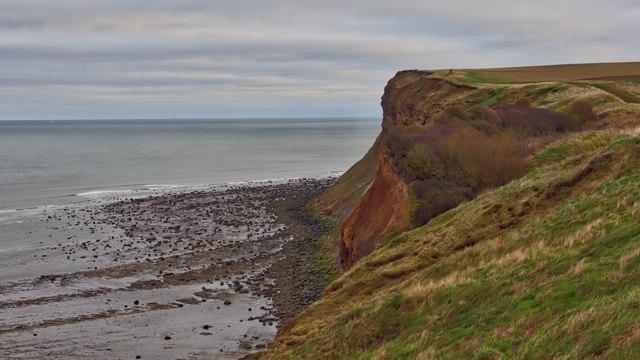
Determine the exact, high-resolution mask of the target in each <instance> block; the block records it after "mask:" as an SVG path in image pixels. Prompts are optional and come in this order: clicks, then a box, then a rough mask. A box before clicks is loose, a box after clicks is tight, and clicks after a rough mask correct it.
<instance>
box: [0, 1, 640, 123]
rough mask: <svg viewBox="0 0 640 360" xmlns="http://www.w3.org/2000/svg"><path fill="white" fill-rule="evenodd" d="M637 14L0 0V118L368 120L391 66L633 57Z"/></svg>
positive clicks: (581, 5) (580, 5) (597, 4)
mask: <svg viewBox="0 0 640 360" xmlns="http://www.w3.org/2000/svg"><path fill="white" fill-rule="evenodd" d="M639 17H640V5H638V4H637V2H634V1H608V2H602V1H578V0H568V1H562V2H560V1H550V0H543V1H539V2H535V3H534V2H520V1H506V0H495V1H484V2H477V1H404V0H398V1H394V2H389V1H382V0H370V1H364V0H362V1H360V0H355V1H346V2H345V1H333V0H330V1H324V2H311V1H285V0H275V1H270V2H264V1H258V0H249V1H226V0H225V1H205V0H182V1H180V0H172V1H169V0H146V1H124V0H111V1H109V0H83V1H75V0H57V1H55V2H51V1H48V0H47V1H45V0H5V1H3V2H2V3H0V111H1V112H0V118H4V119H12V118H51V117H109V116H110V115H109V114H112V116H115V117H123V115H122V114H126V113H131V114H132V116H131V117H140V116H142V117H163V116H173V117H176V116H177V117H179V116H181V114H184V116H186V117H188V116H192V115H193V114H200V115H202V116H210V117H217V116H248V115H251V116H259V115H260V114H261V112H263V113H264V115H265V116H274V115H276V116H277V112H278V111H280V115H299V116H313V115H327V114H337V113H338V112H340V111H343V112H344V113H349V114H353V111H356V112H358V113H359V114H361V115H373V114H378V113H379V111H380V110H379V106H378V103H379V100H378V98H379V96H380V93H381V91H382V88H383V86H384V83H385V82H386V80H387V79H388V78H389V77H391V76H392V75H393V73H395V72H396V71H397V70H400V69H403V68H444V67H447V68H448V67H473V66H509V65H528V64H535V63H560V62H586V61H623V60H637V58H638V55H639V54H640V39H639V37H638V36H637V34H638V33H640V31H639V30H640V25H638V24H640V18H639ZM203 114H204V115H203ZM124 117H129V116H124Z"/></svg>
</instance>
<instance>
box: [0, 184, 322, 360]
mask: <svg viewBox="0 0 640 360" xmlns="http://www.w3.org/2000/svg"><path fill="white" fill-rule="evenodd" d="M332 182H333V179H332V178H325V179H299V180H287V181H279V182H262V183H250V184H239V185H233V186H231V185H229V186H223V187H218V188H208V189H203V190H198V191H189V192H174V193H166V194H161V195H155V196H145V197H137V198H133V197H129V198H122V199H119V200H118V201H109V202H106V203H105V202H102V203H101V202H98V203H96V204H93V205H87V204H84V205H82V204H80V205H78V204H75V205H72V206H68V207H63V208H60V209H55V210H51V211H49V210H47V211H42V212H41V213H40V214H37V216H34V217H32V218H29V219H28V220H26V221H16V222H14V223H10V224H8V225H7V224H5V225H4V228H3V229H4V231H5V232H4V234H5V235H4V236H14V238H19V237H20V236H31V237H33V236H35V237H37V238H38V239H42V240H41V241H39V243H40V244H41V246H38V247H31V248H25V249H19V248H14V249H11V251H5V252H4V253H0V260H2V263H1V264H2V266H3V270H4V269H6V270H7V271H3V276H2V277H1V278H0V337H1V338H2V340H3V341H2V342H1V343H0V358H3V359H41V358H52V359H77V358H88V357H92V358H95V359H136V358H142V359H145V358H146V359H212V358H219V359H236V358H240V357H242V356H244V355H246V354H247V353H250V352H253V351H258V350H260V349H262V348H264V347H265V346H266V345H267V344H268V343H269V342H270V341H271V340H272V339H273V337H274V336H275V332H276V331H277V327H278V326H279V325H280V324H282V323H283V322H284V321H286V320H288V319H289V318H291V317H292V316H294V315H295V314H297V313H298V312H299V311H301V310H302V309H304V308H305V307H306V306H307V305H308V304H309V303H311V302H312V301H313V300H314V299H316V298H317V297H318V295H319V294H320V291H321V290H322V287H323V285H324V284H323V283H322V279H320V278H316V276H317V275H314V273H313V271H312V269H311V268H310V266H309V264H310V260H311V259H312V257H313V244H312V239H313V238H315V237H316V236H318V235H319V234H320V233H321V232H322V231H323V228H322V224H319V223H318V222H316V221H315V220H314V219H313V218H311V217H309V216H308V215H307V214H306V212H305V211H304V204H305V202H306V200H307V199H309V198H310V197H312V196H314V195H316V194H318V193H319V192H321V191H322V190H323V189H325V188H326V187H327V186H328V185H329V184H330V183H332ZM3 256H4V258H3Z"/></svg>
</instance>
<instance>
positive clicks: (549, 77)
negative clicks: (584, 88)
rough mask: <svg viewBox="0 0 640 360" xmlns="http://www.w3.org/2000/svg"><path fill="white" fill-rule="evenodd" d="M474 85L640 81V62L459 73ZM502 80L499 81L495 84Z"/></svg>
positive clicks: (466, 70) (485, 69)
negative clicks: (486, 83) (489, 83)
mask: <svg viewBox="0 0 640 360" xmlns="http://www.w3.org/2000/svg"><path fill="white" fill-rule="evenodd" d="M454 72H464V73H466V74H465V75H466V77H467V79H466V80H469V81H471V82H480V83H483V82H546V81H575V80H596V79H598V80H640V62H614V63H592V64H563V65H543V66H523V67H509V68H484V69H458V70H455V71H454ZM495 80H498V81H495Z"/></svg>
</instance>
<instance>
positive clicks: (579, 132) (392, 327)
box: [263, 63, 640, 359]
mask: <svg viewBox="0 0 640 360" xmlns="http://www.w3.org/2000/svg"><path fill="white" fill-rule="evenodd" d="M638 74H640V64H638V63H625V64H588V65H567V66H565V65H562V66H550V67H534V68H512V69H486V70H453V71H451V70H441V71H404V72H400V73H398V74H397V75H396V77H394V78H393V79H392V80H391V81H390V82H389V84H388V85H387V87H386V88H385V94H384V96H383V98H382V106H383V110H384V115H383V126H382V127H383V131H382V133H381V135H380V137H379V138H378V140H377V141H376V145H375V146H374V148H375V152H374V151H370V153H369V154H368V155H367V156H366V157H365V159H363V161H361V162H360V163H359V165H357V166H355V167H354V168H353V169H352V170H350V171H349V172H347V174H346V175H345V177H344V180H343V181H342V183H341V185H339V187H335V188H333V189H332V191H333V192H329V193H327V194H325V195H324V196H323V197H321V198H320V199H319V200H317V202H316V207H317V208H320V209H323V206H322V205H323V204H327V203H328V202H327V199H332V200H333V203H339V204H341V207H339V208H340V209H341V210H340V211H334V212H333V213H332V212H328V211H325V214H334V215H333V216H335V218H336V219H337V221H340V220H341V219H344V218H346V221H345V222H344V224H343V226H342V228H341V230H340V234H341V235H342V237H343V239H342V240H343V241H342V255H341V256H342V258H343V259H345V258H347V259H349V261H348V262H347V263H345V262H344V261H343V265H345V264H346V265H347V267H350V268H349V269H348V270H347V271H346V272H345V273H343V274H342V275H341V276H340V277H338V278H337V279H335V280H334V281H333V282H332V283H331V284H330V285H329V286H328V288H327V289H326V290H325V292H324V293H323V296H322V297H321V298H320V299H319V300H318V301H316V302H315V303H314V304H313V305H312V306H311V307H310V308H308V309H307V310H306V311H304V312H303V313H302V314H301V315H300V316H299V317H298V318H297V319H296V320H295V321H294V322H292V323H289V324H287V325H286V326H285V327H284V328H283V329H281V331H280V333H279V335H278V338H277V339H276V341H275V342H274V343H273V344H272V345H271V346H270V347H269V349H268V351H267V352H266V353H265V354H263V357H264V358H267V359H272V358H273V359H275V358H278V359H281V358H285V359H287V358H290V359H294V358H301V359H303V358H304V359H308V358H323V359H324V358H358V359H388V358H393V359H414V358H418V359H431V358H453V359H456V358H459V359H469V358H475V359H512V358H516V359H517V358H523V359H524V358H527V359H528V358H554V357H561V358H575V359H583V358H595V357H606V358H630V357H633V355H634V354H637V353H640V328H639V327H638V323H639V321H640V281H639V280H638V279H640V276H639V275H640V131H638V129H639V127H638V125H640V104H639V103H638V99H639V98H640V82H639V81H638V78H639V76H638ZM374 153H375V156H373V155H372V154H374ZM372 159H377V161H378V165H377V167H378V169H377V170H375V169H372V165H371V162H372V161H373V160H372ZM365 160H366V161H365ZM364 164H367V166H366V167H365V166H364ZM354 169H355V170H354ZM363 169H367V170H366V171H364V170H363ZM365 180H366V181H368V182H369V183H370V185H369V186H368V187H363V186H362V183H363V182H364V181H365ZM339 184H340V183H339ZM348 184H358V188H357V191H356V190H354V189H349V186H348ZM389 189H392V191H391V194H396V195H394V196H390V195H389V194H388V193H389V192H390V190H389ZM353 195H357V196H358V199H353V198H350V197H351V196H353ZM336 200H339V201H336ZM390 202H395V203H390ZM397 202H402V203H401V204H399V203H397ZM407 206H408V207H407ZM324 208H325V209H326V208H327V207H324ZM407 209H409V210H407ZM407 211H409V212H410V214H409V215H410V218H411V222H403V221H404V220H403V219H406V217H403V216H404V215H403V214H405V213H406V212H407ZM340 214H342V215H340ZM346 214H348V215H346ZM398 219H400V220H398ZM405 230H406V231H405ZM345 235H347V239H346V240H348V241H345ZM334 239H335V238H334ZM362 242H364V243H362ZM358 249H366V250H367V251H371V253H370V254H368V255H367V254H366V251H365V252H364V253H362V252H361V253H358V252H357V251H358ZM345 252H346V256H345ZM358 259H359V260H358Z"/></svg>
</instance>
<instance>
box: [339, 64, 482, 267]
mask: <svg viewBox="0 0 640 360" xmlns="http://www.w3.org/2000/svg"><path fill="white" fill-rule="evenodd" d="M428 76H429V73H428V72H425V71H401V72H399V73H398V74H396V76H394V77H393V78H392V79H391V80H390V81H389V82H388V84H387V86H386V87H385V90H384V94H383V96H382V99H381V106H382V110H383V119H382V132H381V133H380V136H378V139H377V140H376V142H375V144H374V146H373V148H372V151H370V152H369V153H368V154H367V156H365V158H364V159H363V160H361V161H365V160H366V159H367V158H369V162H371V160H372V159H373V156H376V159H377V165H375V167H372V166H370V170H369V172H370V174H371V175H372V174H373V172H374V171H375V176H373V178H372V177H371V175H369V177H364V178H365V179H367V180H368V182H367V183H366V184H367V185H368V187H361V189H366V190H364V192H362V191H360V192H359V193H358V195H359V197H358V198H357V199H353V197H351V198H352V199H351V204H352V205H351V206H348V207H346V211H345V212H344V214H346V217H341V218H344V221H343V224H342V227H341V232H340V261H341V265H342V267H343V268H345V269H348V268H350V267H351V266H353V264H355V262H356V261H358V260H359V259H360V258H362V257H364V256H366V255H368V254H369V253H371V252H372V251H373V250H374V249H375V247H376V245H377V244H378V242H379V241H380V239H381V238H382V237H384V235H385V234H391V233H392V232H393V233H400V232H402V231H406V230H408V229H409V228H410V226H411V223H410V213H411V200H410V195H409V189H408V186H407V184H406V183H405V182H404V181H403V179H402V178H401V177H400V176H399V175H398V172H397V171H396V169H395V168H394V165H393V163H392V162H391V160H390V159H389V157H388V156H387V155H386V148H385V145H384V142H385V137H386V134H387V133H388V132H389V131H390V130H391V129H393V128H398V127H406V126H412V125H414V124H425V123H426V122H428V121H429V120H430V119H431V118H433V117H434V116H436V114H438V113H439V112H440V111H442V110H443V109H444V108H445V107H446V106H448V105H449V104H450V102H451V101H455V99H457V98H459V97H460V95H461V94H463V93H465V92H467V91H470V90H472V88H471V87H467V86H458V85H454V84H452V83H450V82H448V81H444V80H441V79H436V78H430V77H428ZM374 169H375V170H374ZM354 175H356V174H355V171H353V170H349V171H348V172H347V173H346V174H345V176H344V178H347V179H349V178H353V177H354ZM361 178H362V177H361ZM347 198H349V197H347ZM345 203H347V204H348V203H349V202H348V201H345ZM353 204H355V206H353ZM344 209H345V208H343V210H344Z"/></svg>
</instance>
